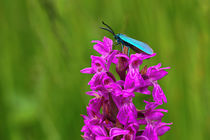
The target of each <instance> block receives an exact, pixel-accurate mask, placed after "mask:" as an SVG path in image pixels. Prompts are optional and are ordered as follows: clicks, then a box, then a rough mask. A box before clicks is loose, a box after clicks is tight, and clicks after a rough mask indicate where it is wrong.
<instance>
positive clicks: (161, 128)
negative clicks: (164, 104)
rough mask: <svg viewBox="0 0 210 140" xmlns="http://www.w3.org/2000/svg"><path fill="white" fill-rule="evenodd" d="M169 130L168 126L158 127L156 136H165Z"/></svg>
mask: <svg viewBox="0 0 210 140" xmlns="http://www.w3.org/2000/svg"><path fill="white" fill-rule="evenodd" d="M170 129H171V128H170V127H169V126H161V127H159V128H158V129H157V130H156V131H157V135H158V136H162V135H163V134H165V133H166V132H167V131H169V130H170Z"/></svg>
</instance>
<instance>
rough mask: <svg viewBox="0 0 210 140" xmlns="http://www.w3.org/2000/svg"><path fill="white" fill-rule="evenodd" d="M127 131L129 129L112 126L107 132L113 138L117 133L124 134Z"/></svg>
mask: <svg viewBox="0 0 210 140" xmlns="http://www.w3.org/2000/svg"><path fill="white" fill-rule="evenodd" d="M128 133H129V130H123V129H120V128H116V127H115V128H112V129H111V130H110V132H109V136H110V137H112V138H114V137H116V136H119V135H126V134H128Z"/></svg>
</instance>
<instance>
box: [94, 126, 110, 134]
mask: <svg viewBox="0 0 210 140" xmlns="http://www.w3.org/2000/svg"><path fill="white" fill-rule="evenodd" d="M91 131H92V132H93V134H95V135H96V136H107V133H106V131H105V130H104V129H103V128H101V127H100V126H98V125H92V126H91Z"/></svg>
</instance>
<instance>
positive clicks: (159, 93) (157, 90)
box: [152, 83, 167, 104]
mask: <svg viewBox="0 0 210 140" xmlns="http://www.w3.org/2000/svg"><path fill="white" fill-rule="evenodd" d="M152 95H153V98H154V100H155V101H156V102H157V103H160V104H162V100H163V101H164V102H165V103H167V98H166V96H165V94H164V93H163V90H162V89H161V87H160V86H159V85H158V84H157V83H155V84H154V89H153V91H152Z"/></svg>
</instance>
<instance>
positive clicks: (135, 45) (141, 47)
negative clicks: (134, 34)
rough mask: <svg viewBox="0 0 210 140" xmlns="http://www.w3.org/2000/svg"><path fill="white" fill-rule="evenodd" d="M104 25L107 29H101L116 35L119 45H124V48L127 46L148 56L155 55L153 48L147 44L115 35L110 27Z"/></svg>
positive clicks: (121, 35)
mask: <svg viewBox="0 0 210 140" xmlns="http://www.w3.org/2000/svg"><path fill="white" fill-rule="evenodd" d="M102 23H103V24H104V25H105V26H106V27H107V28H104V27H100V28H101V29H104V30H106V31H108V32H110V33H112V34H113V35H114V38H115V39H116V40H117V43H118V44H121V45H122V48H123V46H126V47H128V48H131V49H132V50H134V51H135V52H137V53H142V52H144V53H146V54H153V50H152V48H150V46H149V45H147V44H146V43H144V42H141V41H138V40H135V39H133V38H130V37H128V36H126V35H124V34H115V33H114V31H113V30H112V28H111V27H110V26H109V25H107V24H105V23H104V22H103V21H102ZM128 54H129V50H128Z"/></svg>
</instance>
